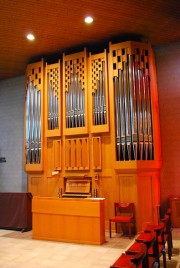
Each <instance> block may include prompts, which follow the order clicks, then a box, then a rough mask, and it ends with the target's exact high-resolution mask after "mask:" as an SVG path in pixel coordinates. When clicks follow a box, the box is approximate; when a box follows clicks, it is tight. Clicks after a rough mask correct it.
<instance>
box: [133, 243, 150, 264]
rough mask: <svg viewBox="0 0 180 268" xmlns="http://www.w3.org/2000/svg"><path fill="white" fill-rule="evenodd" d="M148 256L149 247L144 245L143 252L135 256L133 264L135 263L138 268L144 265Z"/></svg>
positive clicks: (142, 246)
mask: <svg viewBox="0 0 180 268" xmlns="http://www.w3.org/2000/svg"><path fill="white" fill-rule="evenodd" d="M146 254H147V247H146V245H145V244H143V243H142V244H141V250H140V251H139V252H138V253H137V254H135V255H133V258H132V259H131V262H132V263H134V264H135V265H136V267H138V266H139V265H140V264H141V263H143V261H144V259H145V257H146Z"/></svg>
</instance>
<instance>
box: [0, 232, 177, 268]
mask: <svg viewBox="0 0 180 268" xmlns="http://www.w3.org/2000/svg"><path fill="white" fill-rule="evenodd" d="M177 234H179V233H177ZM106 238H107V242H106V243H105V244H103V245H101V246H93V245H81V244H71V243H62V242H53V241H42V240H33V239H32V238H31V232H26V233H21V232H15V231H11V230H3V229H0V267H3V268H14V267H18V268H37V267H38V268H39V267H40V268H41V267H44V268H46V267H63V268H77V267H78V268H90V267H91V268H108V267H110V265H111V264H113V262H114V261H115V260H116V259H117V258H118V257H119V256H120V254H121V253H122V252H124V251H125V249H126V248H128V247H129V246H130V244H132V243H133V241H134V240H133V239H132V240H129V238H127V237H120V236H119V235H117V236H115V235H114V237H113V238H111V239H109V237H108V234H107V237H106ZM179 239H180V237H179V238H178V237H177V235H176V239H175V240H173V242H174V248H176V249H177V250H178V251H177V254H176V261H175V262H174V265H175V266H174V267H175V268H179V267H180V262H179V264H178V261H177V258H179V257H178V255H179V248H180V240H179ZM167 268H168V266H167Z"/></svg>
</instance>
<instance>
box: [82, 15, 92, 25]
mask: <svg viewBox="0 0 180 268" xmlns="http://www.w3.org/2000/svg"><path fill="white" fill-rule="evenodd" d="M84 21H85V22H86V23H92V22H93V18H92V17H90V16H88V17H86V18H85V20H84Z"/></svg>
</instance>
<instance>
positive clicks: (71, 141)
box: [25, 41, 161, 231]
mask: <svg viewBox="0 0 180 268" xmlns="http://www.w3.org/2000/svg"><path fill="white" fill-rule="evenodd" d="M41 64H42V62H41ZM36 65H37V63H34V65H33V64H30V65H28V67H27V70H29V69H33V68H35V66H36ZM33 66H34V67H33ZM42 71H43V75H42V76H41V83H42V84H41V88H40V89H39V90H40V91H41V93H42V94H41V116H40V118H41V122H40V123H38V122H39V121H38V116H35V119H34V114H33V112H32V110H33V105H35V106H34V107H35V108H36V109H39V108H38V107H40V106H38V105H39V104H36V101H32V99H30V101H28V94H29V91H30V92H31V93H30V95H32V98H35V99H36V95H38V94H36V93H34V92H36V91H37V90H35V89H34V88H36V87H35V86H34V87H32V85H31V84H33V85H34V82H33V83H32V82H31V83H30V82H29V83H30V85H29V83H27V85H26V96H27V97H26V101H25V126H26V127H25V133H26V136H25V137H26V138H25V170H26V172H27V173H28V188H29V189H28V191H30V192H31V193H32V194H33V195H34V196H35V195H36V196H40V197H57V196H58V189H62V192H64V191H65V189H64V178H66V177H71V176H72V177H78V176H79V177H82V176H88V177H91V178H92V193H93V192H94V190H95V191H96V193H97V194H98V197H103V198H105V199H106V203H105V204H106V205H105V221H106V229H108V220H109V218H110V217H112V216H113V214H114V202H118V201H122V202H124V201H125V202H126V201H127V202H128V201H129V202H134V204H135V209H136V229H137V231H141V230H142V229H143V228H144V226H145V225H146V224H147V223H149V222H155V223H157V221H158V214H157V211H158V206H159V201H160V197H159V192H160V190H159V171H160V168H161V150H160V149H161V148H160V130H159V114H158V96H157V81H156V66H155V61H154V56H153V51H152V48H151V46H150V45H149V44H146V43H138V42H133V41H128V42H122V43H117V44H111V43H110V44H109V52H108V53H107V51H106V50H104V51H103V52H102V53H98V54H93V53H92V52H91V53H90V52H89V54H88V53H87V51H86V49H84V50H83V51H82V52H78V53H74V54H69V55H65V54H63V57H62V62H60V61H59V62H58V63H55V64H46V66H44V64H43V66H42ZM28 77H31V76H30V75H28V72H27V81H29V80H28V79H29V78H28ZM31 80H32V79H31ZM29 88H30V89H29ZM31 88H33V89H31ZM37 92H38V91H37ZM34 103H35V104H34ZM37 103H38V102H37ZM32 129H34V130H32ZM40 129H41V135H40V136H39V137H41V138H40V140H41V141H40V143H39V144H41V150H40V151H41V161H40V163H39V162H34V158H33V157H34V152H36V143H37V141H36V140H38V142H39V139H38V138H36V136H37V134H36V133H38V131H39V130H40ZM33 131H34V132H33ZM37 148H39V147H37ZM28 150H30V151H28ZM28 152H29V153H28ZM29 155H30V160H31V162H29ZM35 155H36V154H35ZM35 159H36V157H35ZM42 160H43V161H42Z"/></svg>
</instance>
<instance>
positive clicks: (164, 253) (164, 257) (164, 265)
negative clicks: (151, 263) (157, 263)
mask: <svg viewBox="0 0 180 268" xmlns="http://www.w3.org/2000/svg"><path fill="white" fill-rule="evenodd" d="M163 267H164V268H166V250H163Z"/></svg>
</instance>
